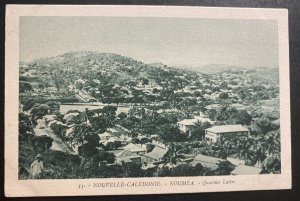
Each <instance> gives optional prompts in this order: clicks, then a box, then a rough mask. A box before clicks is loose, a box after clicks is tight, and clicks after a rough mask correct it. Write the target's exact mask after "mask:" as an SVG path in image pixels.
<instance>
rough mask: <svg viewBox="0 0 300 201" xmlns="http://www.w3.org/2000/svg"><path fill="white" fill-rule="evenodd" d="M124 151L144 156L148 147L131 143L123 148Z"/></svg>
mask: <svg viewBox="0 0 300 201" xmlns="http://www.w3.org/2000/svg"><path fill="white" fill-rule="evenodd" d="M123 149H124V150H127V151H130V152H131V153H134V154H137V155H143V154H145V153H146V145H144V146H142V145H140V146H139V145H136V144H133V143H129V144H128V145H126V146H125V147H123Z"/></svg>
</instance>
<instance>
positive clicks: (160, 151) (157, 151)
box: [145, 147, 168, 160]
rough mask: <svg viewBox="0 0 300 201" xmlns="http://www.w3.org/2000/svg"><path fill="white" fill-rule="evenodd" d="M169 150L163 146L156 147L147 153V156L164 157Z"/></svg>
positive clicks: (153, 157)
mask: <svg viewBox="0 0 300 201" xmlns="http://www.w3.org/2000/svg"><path fill="white" fill-rule="evenodd" d="M167 151H168V149H164V148H161V147H155V148H154V149H153V150H152V151H151V152H149V153H146V154H145V156H146V157H149V158H152V159H155V160H159V159H161V158H163V157H164V155H165V154H166V153H167Z"/></svg>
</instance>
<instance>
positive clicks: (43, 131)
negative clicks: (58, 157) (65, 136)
mask: <svg viewBox="0 0 300 201" xmlns="http://www.w3.org/2000/svg"><path fill="white" fill-rule="evenodd" d="M37 122H38V125H37V126H36V127H35V128H34V132H35V135H36V136H41V135H46V136H49V137H51V138H52V139H53V142H52V146H51V147H50V149H52V150H56V151H62V152H65V153H68V154H76V153H75V152H74V151H73V150H72V149H71V148H70V147H68V146H67V145H66V144H65V143H64V142H63V141H62V139H61V138H60V137H59V136H57V135H55V134H54V133H53V130H52V129H51V128H48V127H47V126H46V125H45V122H44V121H43V120H42V119H38V120H37Z"/></svg>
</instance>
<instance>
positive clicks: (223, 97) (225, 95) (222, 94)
mask: <svg viewBox="0 0 300 201" xmlns="http://www.w3.org/2000/svg"><path fill="white" fill-rule="evenodd" d="M219 98H220V99H228V94H227V93H225V92H222V93H220V95H219Z"/></svg>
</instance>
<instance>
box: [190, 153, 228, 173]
mask: <svg viewBox="0 0 300 201" xmlns="http://www.w3.org/2000/svg"><path fill="white" fill-rule="evenodd" d="M223 161H225V160H224V159H221V158H215V157H211V156H206V155H202V154H198V155H197V156H196V157H195V158H194V160H193V161H192V162H191V165H192V166H196V165H197V164H198V163H200V164H201V165H202V166H203V167H205V168H209V169H212V170H216V169H218V167H219V163H220V162H223Z"/></svg>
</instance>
